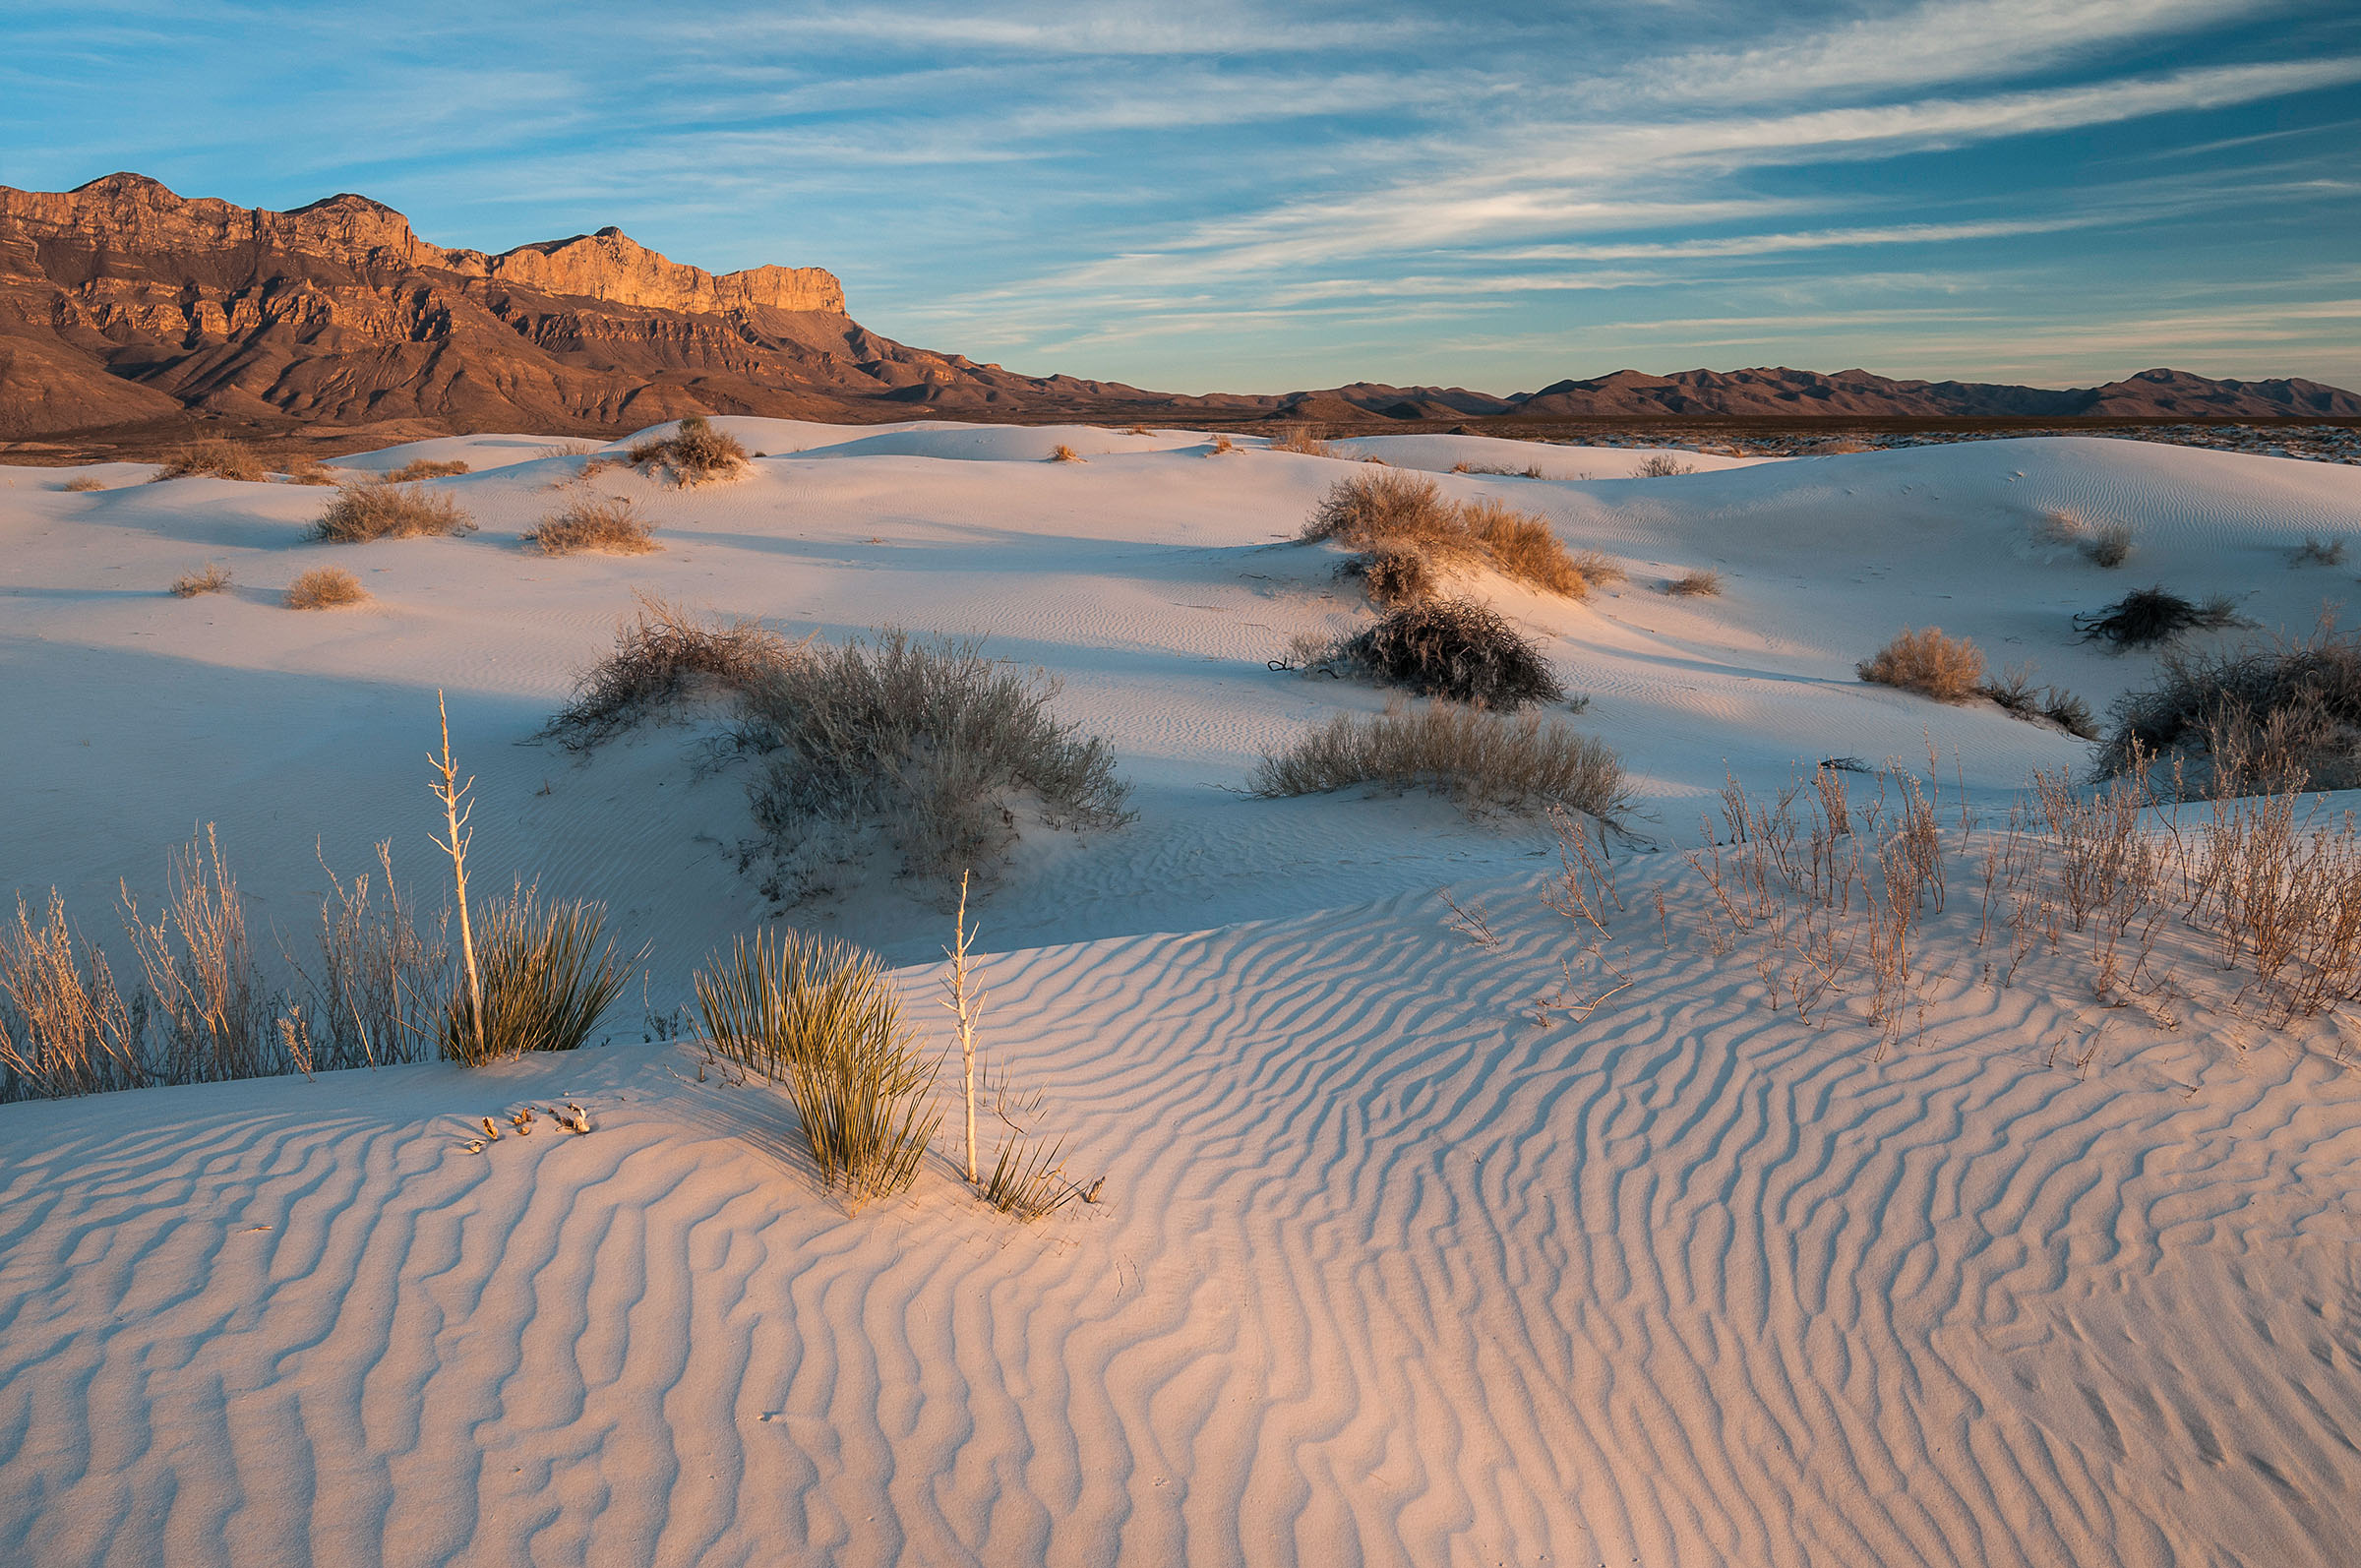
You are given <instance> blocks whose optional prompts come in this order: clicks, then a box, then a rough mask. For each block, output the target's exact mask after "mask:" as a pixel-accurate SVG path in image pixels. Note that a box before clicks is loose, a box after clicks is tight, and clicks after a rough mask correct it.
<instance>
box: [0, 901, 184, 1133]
mask: <svg viewBox="0 0 2361 1568" xmlns="http://www.w3.org/2000/svg"><path fill="white" fill-rule="evenodd" d="M146 1029H147V1007H146V1005H145V999H144V998H142V999H141V1002H140V1005H139V1006H138V1008H137V1010H136V1011H135V1009H134V1006H133V1005H132V1003H131V1002H128V1001H127V1000H126V999H125V997H124V995H123V992H122V989H121V988H120V987H119V986H118V985H117V984H116V981H115V976H114V971H113V970H112V969H111V968H109V967H108V965H107V961H106V952H105V950H104V949H103V948H101V947H99V946H98V944H97V943H95V942H91V941H86V940H84V939H83V938H82V936H81V935H80V934H79V933H77V932H76V931H75V930H74V928H73V926H72V925H71V924H69V923H68V921H67V919H66V901H65V900H64V899H63V898H62V897H60V896H59V895H58V894H57V892H56V890H55V889H52V890H51V891H50V894H49V903H48V907H47V909H46V910H45V911H44V913H43V914H42V915H41V916H40V917H39V918H37V919H36V918H35V917H34V915H33V914H32V912H31V911H30V910H29V909H28V908H27V907H26V904H25V898H24V895H23V894H19V895H18V897H17V918H16V923H15V924H14V925H6V924H0V1102H6V1101H11V1100H32V1099H51V1100H54V1099H63V1098H65V1097H66V1096H69V1095H83V1094H101V1093H104V1092H106V1091H108V1090H111V1089H133V1088H137V1087H139V1086H140V1085H142V1084H144V1083H147V1082H149V1081H150V1078H149V1073H148V1068H147V1063H146V1053H145V1045H144V1040H143V1036H144V1035H145V1033H146Z"/></svg>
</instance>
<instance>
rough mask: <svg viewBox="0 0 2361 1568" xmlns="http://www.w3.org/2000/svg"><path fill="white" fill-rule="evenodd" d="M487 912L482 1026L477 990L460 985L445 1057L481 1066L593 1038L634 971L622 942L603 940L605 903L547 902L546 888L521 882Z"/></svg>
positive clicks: (449, 1017)
mask: <svg viewBox="0 0 2361 1568" xmlns="http://www.w3.org/2000/svg"><path fill="white" fill-rule="evenodd" d="M481 913H482V917H483V919H482V931H483V939H482V940H481V941H479V942H477V943H476V944H475V951H476V957H477V963H478V972H479V976H480V980H481V985H482V989H483V1015H482V1024H481V1027H480V1028H479V1027H478V1025H477V1021H476V1010H475V1002H474V998H473V997H472V996H471V995H470V994H469V988H467V987H465V986H458V987H454V988H453V991H452V995H451V998H450V1000H449V1002H448V1003H446V1005H445V1008H444V1014H443V1031H442V1033H443V1055H444V1057H445V1058H446V1059H447V1060H451V1061H457V1062H463V1063H465V1064H466V1065H468V1066H471V1067H475V1066H481V1065H483V1064H484V1063H485V1062H487V1061H499V1060H502V1059H504V1058H506V1057H509V1056H515V1055H522V1054H523V1053H525V1052H528V1051H573V1050H575V1048H576V1047H578V1046H580V1045H581V1044H582V1042H583V1041H585V1040H587V1039H589V1038H590V1031H592V1030H593V1029H595V1028H597V1027H598V1020H599V1019H600V1018H601V1017H602V1016H603V1015H604V1014H605V1013H606V1010H607V1008H608V1007H610V1006H612V1005H613V1004H614V1001H615V998H616V997H617V996H620V995H623V988H624V984H625V982H626V981H627V980H629V979H630V977H631V964H630V963H629V962H628V961H627V960H625V959H623V958H621V957H619V956H618V955H617V953H616V951H615V944H614V942H613V941H612V940H602V939H601V931H602V928H603V927H604V925H605V920H606V911H605V910H604V908H603V907H601V906H600V905H598V904H594V903H582V902H566V901H559V902H553V903H548V904H544V903H543V902H542V901H541V897H540V893H539V891H538V889H536V888H533V887H523V886H520V887H517V888H516V889H515V890H514V891H513V892H512V893H511V894H510V895H509V896H508V897H507V898H503V899H495V900H493V901H492V903H491V904H490V905H488V906H486V907H485V908H484V909H483V910H482V911H481Z"/></svg>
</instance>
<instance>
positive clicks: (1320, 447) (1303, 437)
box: [1267, 425, 1334, 457]
mask: <svg viewBox="0 0 2361 1568" xmlns="http://www.w3.org/2000/svg"><path fill="white" fill-rule="evenodd" d="M1267 450H1268V451H1271V452H1295V453H1296V454H1297V455H1299V456H1303V457H1328V456H1333V455H1334V453H1332V452H1329V450H1328V443H1327V442H1325V441H1322V440H1321V439H1320V430H1319V427H1318V426H1317V425H1289V426H1288V427H1287V428H1286V429H1284V430H1282V431H1280V432H1279V433H1278V434H1277V435H1275V436H1273V437H1271V438H1270V441H1269V444H1268V447H1267Z"/></svg>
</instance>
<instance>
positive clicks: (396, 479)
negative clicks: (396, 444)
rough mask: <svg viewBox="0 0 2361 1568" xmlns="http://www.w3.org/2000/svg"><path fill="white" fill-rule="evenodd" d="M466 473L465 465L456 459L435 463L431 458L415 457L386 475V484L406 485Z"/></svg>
mask: <svg viewBox="0 0 2361 1568" xmlns="http://www.w3.org/2000/svg"><path fill="white" fill-rule="evenodd" d="M466 471H467V465H466V464H465V463H464V462H461V461H459V460H458V459H457V458H453V459H452V460H451V461H449V462H437V461H435V460H434V459H433V458H431V457H417V458H413V459H412V460H410V461H409V462H405V463H403V464H402V465H401V466H400V467H398V468H396V469H394V470H393V472H392V473H389V474H387V475H386V483H388V484H393V485H406V484H409V483H411V482H413V481H415V480H419V479H450V478H452V477H454V476H455V475H458V474H463V473H465V472H466Z"/></svg>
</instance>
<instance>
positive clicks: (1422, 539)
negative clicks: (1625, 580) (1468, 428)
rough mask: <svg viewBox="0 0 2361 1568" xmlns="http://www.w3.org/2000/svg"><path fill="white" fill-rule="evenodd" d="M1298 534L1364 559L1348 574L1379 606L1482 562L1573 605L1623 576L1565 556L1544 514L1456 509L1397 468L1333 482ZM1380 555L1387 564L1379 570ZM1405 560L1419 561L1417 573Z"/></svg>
mask: <svg viewBox="0 0 2361 1568" xmlns="http://www.w3.org/2000/svg"><path fill="white" fill-rule="evenodd" d="M1302 538H1304V539H1306V540H1333V541H1334V542H1336V543H1338V544H1341V545H1344V546H1346V547H1347V548H1349V549H1353V550H1358V551H1361V552H1362V553H1363V557H1364V559H1363V560H1362V561H1361V562H1359V563H1357V564H1354V565H1352V566H1350V567H1348V569H1347V570H1349V571H1351V572H1353V573H1355V574H1357V575H1360V576H1362V578H1363V579H1364V580H1366V581H1367V582H1368V583H1369V584H1370V587H1371V593H1370V597H1371V598H1372V599H1375V600H1376V602H1377V603H1379V604H1388V603H1394V602H1398V601H1400V600H1401V599H1404V598H1406V597H1409V596H1410V595H1411V594H1412V593H1414V592H1415V593H1426V592H1430V591H1433V590H1434V589H1436V588H1438V587H1439V585H1440V582H1441V578H1442V574H1443V572H1444V571H1445V570H1446V569H1447V568H1448V567H1450V566H1452V565H1457V564H1474V563H1482V564H1484V565H1487V566H1489V567H1491V568H1492V569H1493V570H1494V571H1496V572H1498V573H1500V574H1501V575H1502V576H1505V577H1511V578H1514V579H1516V580H1517V581H1520V582H1524V583H1527V584H1530V585H1531V586H1533V587H1537V588H1541V589H1543V590H1544V591H1545V592H1549V593H1557V594H1563V595H1565V596H1566V597H1568V598H1574V599H1579V598H1581V597H1583V596H1584V595H1585V594H1587V593H1589V592H1590V590H1591V588H1592V587H1593V586H1595V585H1597V584H1599V583H1602V582H1607V581H1613V580H1615V579H1617V578H1619V577H1621V576H1622V572H1621V571H1620V569H1617V568H1615V567H1613V566H1612V565H1611V564H1610V563H1608V562H1607V561H1606V559H1605V557H1604V556H1596V555H1593V556H1591V557H1587V558H1578V557H1575V556H1571V555H1568V554H1567V552H1566V548H1565V546H1564V545H1562V544H1560V543H1559V542H1558V539H1557V535H1556V534H1555V533H1554V532H1552V531H1551V529H1550V527H1549V523H1548V521H1547V519H1545V518H1544V517H1541V516H1538V515H1536V514H1535V513H1529V512H1519V511H1517V510H1515V509H1514V508H1511V507H1507V506H1504V505H1502V504H1501V503H1499V502H1497V501H1494V500H1491V499H1489V498H1482V499H1479V500H1476V501H1472V502H1468V503H1466V504H1464V505H1463V504H1461V503H1458V502H1454V501H1452V500H1450V499H1448V498H1447V497H1445V496H1444V495H1443V493H1442V491H1441V489H1440V488H1439V487H1438V486H1437V485H1436V484H1435V482H1434V480H1433V478H1432V477H1430V476H1429V475H1426V474H1423V473H1414V472H1410V471H1407V470H1404V469H1386V470H1384V471H1381V472H1378V473H1359V474H1353V475H1350V476H1348V477H1346V478H1344V479H1340V480H1338V481H1337V482H1336V484H1335V485H1333V486H1332V487H1330V489H1329V491H1328V494H1327V495H1326V496H1325V497H1324V498H1323V499H1322V500H1321V502H1320V504H1319V506H1318V507H1317V508H1316V509H1315V510H1314V511H1313V513H1312V514H1311V516H1310V518H1309V519H1308V520H1306V521H1305V523H1304V524H1303V531H1302ZM1381 557H1384V558H1391V559H1389V560H1386V561H1385V562H1384V563H1383V564H1382V566H1381V567H1380V565H1379V560H1378V558H1381ZM1410 557H1417V558H1418V561H1417V565H1416V567H1415V568H1414V567H1412V566H1410V565H1409V564H1408V558H1410ZM1586 562H1587V567H1586ZM1373 569H1375V570H1373ZM1388 595H1390V597H1389V596H1388Z"/></svg>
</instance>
